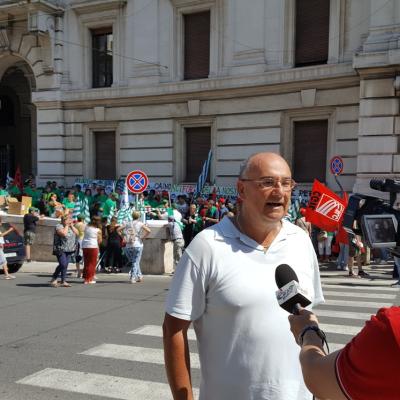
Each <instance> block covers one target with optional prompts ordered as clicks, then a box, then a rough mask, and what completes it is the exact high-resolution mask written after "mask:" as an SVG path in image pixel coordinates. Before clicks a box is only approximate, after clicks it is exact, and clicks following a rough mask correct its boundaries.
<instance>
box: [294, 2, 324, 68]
mask: <svg viewBox="0 0 400 400" xmlns="http://www.w3.org/2000/svg"><path fill="white" fill-rule="evenodd" d="M329 9H330V0H296V51H295V65H296V67H304V66H307V65H317V64H326V62H327V61H328V52H329Z"/></svg>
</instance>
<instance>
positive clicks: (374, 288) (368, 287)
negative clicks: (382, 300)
mask: <svg viewBox="0 0 400 400" xmlns="http://www.w3.org/2000/svg"><path fill="white" fill-rule="evenodd" d="M348 282H349V281H347V283H348ZM331 288H332V289H342V290H343V289H349V290H354V293H357V291H358V290H364V291H365V290H367V291H369V292H370V291H384V292H393V293H396V294H398V293H400V291H399V289H397V288H392V287H390V286H372V285H364V284H362V285H355V286H348V285H337V284H332V285H330V284H326V283H322V289H323V290H325V289H331Z"/></svg>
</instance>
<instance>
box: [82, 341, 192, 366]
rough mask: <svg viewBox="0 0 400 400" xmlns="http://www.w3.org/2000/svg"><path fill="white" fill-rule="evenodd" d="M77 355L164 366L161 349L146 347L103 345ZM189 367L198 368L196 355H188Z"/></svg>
mask: <svg viewBox="0 0 400 400" xmlns="http://www.w3.org/2000/svg"><path fill="white" fill-rule="evenodd" d="M79 354H84V355H86V356H95V357H104V358H113V359H117V360H127V361H137V362H146V363H152V364H159V365H164V351H163V350H162V349H152V348H148V347H136V346H123V345H118V344H109V343H104V344H102V345H100V346H96V347H93V348H91V349H89V350H86V351H84V352H82V353H79ZM190 365H191V368H197V369H199V368H200V361H199V357H198V354H196V353H190Z"/></svg>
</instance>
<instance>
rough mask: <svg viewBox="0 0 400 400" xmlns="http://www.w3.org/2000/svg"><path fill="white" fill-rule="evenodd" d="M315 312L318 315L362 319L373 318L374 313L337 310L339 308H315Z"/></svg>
mask: <svg viewBox="0 0 400 400" xmlns="http://www.w3.org/2000/svg"><path fill="white" fill-rule="evenodd" d="M313 312H315V314H316V315H317V317H337V318H344V319H357V320H360V321H368V320H369V319H370V318H371V315H374V314H373V313H358V312H351V311H337V310H319V309H318V308H314V309H313Z"/></svg>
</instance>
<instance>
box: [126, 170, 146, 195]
mask: <svg viewBox="0 0 400 400" xmlns="http://www.w3.org/2000/svg"><path fill="white" fill-rule="evenodd" d="M148 185H149V178H148V177H147V175H146V174H145V173H144V172H143V171H140V170H139V169H137V170H135V171H132V172H129V174H128V176H127V177H126V186H127V187H128V190H129V191H131V192H132V193H135V194H139V193H142V192H144V191H145V190H146V189H147V186H148Z"/></svg>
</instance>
